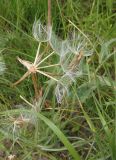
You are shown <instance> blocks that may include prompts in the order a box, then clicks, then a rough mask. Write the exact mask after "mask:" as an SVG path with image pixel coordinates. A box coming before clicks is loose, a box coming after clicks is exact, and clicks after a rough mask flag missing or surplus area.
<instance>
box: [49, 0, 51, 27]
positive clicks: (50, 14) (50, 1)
mask: <svg viewBox="0 0 116 160" xmlns="http://www.w3.org/2000/svg"><path fill="white" fill-rule="evenodd" d="M50 26H51V0H48V29H49V27H50Z"/></svg>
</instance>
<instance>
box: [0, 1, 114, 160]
mask: <svg viewBox="0 0 116 160" xmlns="http://www.w3.org/2000/svg"><path fill="white" fill-rule="evenodd" d="M114 5H115V2H114V1H113V0H86V1H85V0H52V24H53V30H54V31H55V32H56V33H57V35H59V37H61V38H66V37H67V34H68V33H69V32H70V29H71V28H74V29H75V30H78V29H77V27H78V28H79V29H80V30H81V31H82V32H83V33H84V34H85V35H87V36H88V38H89V40H91V42H92V44H93V46H95V48H94V49H95V53H94V54H93V56H92V57H90V58H88V59H86V60H85V68H86V70H87V76H86V77H83V78H80V79H77V82H76V83H75V84H72V87H71V91H70V96H68V97H66V101H65V102H64V103H62V104H61V105H58V104H57V102H56V98H55V94H54V86H53V84H52V83H51V81H48V79H47V78H45V77H44V76H39V75H38V84H39V87H40V89H41V88H42V90H43V96H42V97H41V102H40V103H39V104H37V105H36V104H34V103H33V101H34V98H33V97H34V91H33V85H32V81H31V79H30V78H28V79H26V80H25V81H23V82H22V83H21V84H19V85H17V86H16V87H14V88H13V87H12V83H13V82H15V81H16V80H17V79H19V78H20V77H21V76H22V74H23V73H24V72H25V68H23V67H22V65H20V64H19V63H18V62H17V60H16V57H17V56H19V57H22V58H24V59H27V60H31V61H33V59H34V56H35V53H36V49H37V45H38V43H37V42H36V41H35V40H34V38H33V36H32V26H33V22H34V20H35V17H37V18H40V19H41V21H42V23H46V21H47V0H0V52H1V53H0V54H2V56H3V59H4V61H5V64H6V70H5V72H4V74H2V75H0V160H4V159H9V160H11V158H12V160H38V159H39V160H40V159H41V160H48V159H50V160H70V159H75V160H79V159H84V160H96V159H97V160H115V159H116V118H115V117H116V116H115V115H116V52H115V45H114V44H115V42H116V39H115V35H116V34H115V33H116V32H115V27H116V26H115V15H116V14H115V6H114ZM69 20H70V21H71V22H72V23H73V24H72V23H70V22H69ZM45 47H46V44H43V45H42V50H44V49H45ZM49 50H51V49H50V48H49V47H48V48H47V51H46V53H45V54H46V55H47V52H48V51H49ZM56 61H57V57H53V58H52V59H51V60H50V62H49V63H51V62H52V63H56ZM54 72H55V69H54ZM20 95H21V96H22V97H25V99H27V100H28V101H29V102H30V103H31V104H33V105H31V104H29V103H28V102H27V103H26V102H25V99H24V100H22V99H21V98H20ZM35 105H36V107H37V108H38V110H39V112H35V111H33V110H32V108H33V107H34V106H35ZM20 115H23V116H25V119H26V118H27V120H28V119H31V123H25V119H19V118H18V117H20ZM19 121H20V122H19ZM13 155H14V157H13Z"/></svg>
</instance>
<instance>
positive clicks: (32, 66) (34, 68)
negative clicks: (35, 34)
mask: <svg viewBox="0 0 116 160" xmlns="http://www.w3.org/2000/svg"><path fill="white" fill-rule="evenodd" d="M40 45H41V42H40V43H39V46H38V50H37V53H36V57H35V60H34V62H33V63H32V62H30V61H26V60H22V59H21V58H19V57H18V58H17V59H18V61H19V62H20V63H21V64H23V65H24V66H25V67H26V68H27V72H26V73H25V74H24V75H23V76H22V77H21V78H20V79H19V80H18V81H16V82H15V83H14V84H13V85H14V86H16V85H17V84H19V83H20V82H21V81H23V80H24V79H25V78H26V77H28V76H29V75H30V74H34V73H40V74H42V75H44V76H46V77H48V78H50V79H53V80H55V81H58V80H57V79H56V78H54V77H52V76H51V75H49V74H48V73H47V72H44V71H42V70H40V69H43V68H48V67H54V66H58V65H59V64H52V65H48V66H43V67H39V66H40V64H42V63H43V62H44V61H45V60H47V59H48V58H49V57H50V56H52V55H53V54H54V52H52V53H50V54H49V55H48V56H46V57H45V58H43V59H42V60H41V55H40V54H39V51H40Z"/></svg>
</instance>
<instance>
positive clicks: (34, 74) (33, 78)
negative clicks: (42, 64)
mask: <svg viewBox="0 0 116 160" xmlns="http://www.w3.org/2000/svg"><path fill="white" fill-rule="evenodd" d="M32 81H33V87H34V91H35V99H36V100H38V99H39V92H38V85H37V75H36V73H33V74H32Z"/></svg>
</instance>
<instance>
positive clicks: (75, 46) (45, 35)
mask: <svg viewBox="0 0 116 160" xmlns="http://www.w3.org/2000/svg"><path fill="white" fill-rule="evenodd" d="M33 36H34V38H35V39H36V40H37V41H38V42H39V45H38V49H37V52H36V56H35V60H34V62H33V63H32V62H29V61H25V60H22V59H20V58H18V60H19V62H20V63H22V64H23V65H24V66H25V67H26V68H27V72H26V73H25V74H24V75H23V76H22V77H21V78H20V79H19V80H18V81H17V82H15V83H14V85H17V84H18V83H20V82H21V81H23V80H24V79H25V78H26V77H27V76H29V75H30V74H31V75H32V77H33V74H36V73H39V74H42V75H44V76H46V77H48V78H50V79H52V80H54V81H56V88H55V95H56V98H57V101H58V103H61V102H62V99H63V96H64V95H65V94H68V93H69V87H70V85H71V84H72V82H75V79H76V78H77V77H80V76H82V70H81V62H82V60H83V58H84V57H86V56H91V55H92V53H93V52H92V50H90V49H88V44H87V41H86V39H85V38H84V37H82V36H81V35H76V34H75V33H73V34H72V36H71V37H70V38H67V39H66V40H61V39H59V38H58V37H57V36H56V35H55V33H54V32H53V31H52V27H51V26H43V25H42V24H41V22H40V21H39V20H37V21H36V20H35V22H34V24H33ZM42 42H49V44H50V46H51V48H52V49H53V52H51V53H50V54H48V55H47V56H46V57H44V58H42V55H41V53H40V47H41V43H42ZM54 54H57V55H58V56H59V63H57V64H51V65H47V66H41V64H42V63H43V62H44V61H46V60H48V58H49V57H51V56H52V55H54ZM59 66H60V68H61V69H62V75H61V74H59V78H55V77H54V76H53V75H52V74H50V73H47V72H45V71H43V69H44V70H45V68H49V67H59ZM61 69H60V70H61ZM60 75H61V76H60ZM33 83H34V88H35V93H36V96H38V94H37V93H38V91H37V84H36V83H37V82H36V83H35V79H34V78H33Z"/></svg>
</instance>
